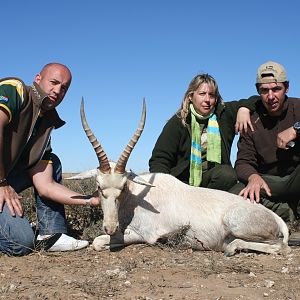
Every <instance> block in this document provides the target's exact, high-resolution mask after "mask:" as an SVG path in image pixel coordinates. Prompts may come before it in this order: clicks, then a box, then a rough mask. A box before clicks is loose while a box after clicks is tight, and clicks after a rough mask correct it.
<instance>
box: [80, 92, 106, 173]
mask: <svg viewBox="0 0 300 300" xmlns="http://www.w3.org/2000/svg"><path fill="white" fill-rule="evenodd" d="M80 117H81V124H82V127H83V129H84V131H85V134H86V136H87V137H88V139H89V141H90V143H91V144H92V146H93V148H94V150H95V152H96V155H97V157H98V161H99V170H100V171H101V172H102V173H104V174H108V173H110V171H111V168H110V165H109V161H108V158H107V155H106V153H105V152H104V150H103V148H102V146H101V145H100V143H99V142H98V140H97V138H96V137H95V135H94V134H93V132H92V131H91V129H90V127H89V125H88V123H87V121H86V118H85V113H84V99H83V97H82V100H81V105H80Z"/></svg>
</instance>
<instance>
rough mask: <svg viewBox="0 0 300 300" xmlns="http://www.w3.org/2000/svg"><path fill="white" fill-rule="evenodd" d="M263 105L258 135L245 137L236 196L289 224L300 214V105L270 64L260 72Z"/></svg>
mask: <svg viewBox="0 0 300 300" xmlns="http://www.w3.org/2000/svg"><path fill="white" fill-rule="evenodd" d="M256 89H257V92H258V93H259V95H260V100H261V101H257V103H256V110H255V112H254V113H253V114H252V116H251V122H252V125H253V128H254V131H251V130H248V131H247V132H244V133H242V134H241V135H240V139H239V141H238V154H237V160H236V163H235V169H236V172H237V176H238V179H239V181H240V182H239V183H238V184H237V185H236V186H234V187H233V188H232V189H231V192H233V193H236V194H240V195H242V196H243V197H244V198H245V199H246V198H250V200H251V202H254V201H256V202H260V203H262V204H263V205H264V206H266V207H268V208H269V209H271V210H273V211H274V212H275V213H277V214H278V215H279V216H281V217H282V218H283V219H284V220H285V221H287V222H288V221H290V222H291V221H294V220H295V218H297V217H299V213H300V204H299V200H300V138H299V137H300V123H299V121H300V99H298V98H290V97H288V96H287V95H286V94H287V92H288V89H289V81H288V79H287V75H286V71H285V69H284V67H283V66H282V65H280V64H278V63H276V62H273V61H268V62H266V63H264V64H262V65H261V66H260V67H259V68H258V71H257V78H256Z"/></svg>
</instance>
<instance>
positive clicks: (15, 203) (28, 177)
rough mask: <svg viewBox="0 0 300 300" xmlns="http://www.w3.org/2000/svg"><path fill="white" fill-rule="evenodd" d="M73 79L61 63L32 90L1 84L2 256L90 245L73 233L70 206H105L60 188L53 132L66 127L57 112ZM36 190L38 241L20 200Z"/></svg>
mask: <svg viewBox="0 0 300 300" xmlns="http://www.w3.org/2000/svg"><path fill="white" fill-rule="evenodd" d="M71 80H72V74H71V72H70V70H69V68H68V67H66V66H65V65H63V64H60V63H50V64H47V65H45V66H44V67H43V68H42V70H41V71H40V72H39V73H38V74H37V75H36V76H35V79H34V82H33V84H32V85H31V86H26V85H25V84H24V82H23V81H22V80H20V79H18V78H4V79H0V252H2V253H6V254H8V255H16V256H21V255H25V254H28V253H30V252H31V251H32V250H33V249H34V248H35V246H36V245H37V244H38V245H39V246H41V245H42V247H43V248H44V249H45V250H48V251H72V250H79V249H82V248H85V247H86V246H88V241H82V240H76V239H75V238H73V237H71V236H69V235H68V234H67V222H66V218H65V211H64V204H67V205H86V206H88V207H89V206H96V205H99V199H98V198H95V197H90V196H85V195H81V194H78V193H76V192H73V191H71V190H69V189H68V188H66V187H65V186H63V185H62V184H60V182H61V179H62V167H61V163H60V160H59V158H58V157H57V156H56V155H55V154H54V153H53V152H52V148H51V143H50V142H51V139H50V137H51V131H52V129H58V128H60V127H61V126H63V125H64V124H65V122H64V121H62V120H61V119H60V118H59V115H58V113H57V111H56V109H55V108H56V107H57V106H58V105H59V104H60V103H61V101H62V100H63V99H64V97H65V95H66V93H67V91H68V88H69V86H70V84H71ZM31 186H33V187H34V191H35V196H36V207H37V220H38V233H39V234H38V236H37V241H36V240H35V235H34V232H33V230H32V228H31V226H30V224H29V222H28V220H27V218H26V217H25V216H23V210H22V205H21V201H20V200H21V197H20V196H19V195H18V193H20V192H21V191H23V190H25V189H26V188H28V187H31Z"/></svg>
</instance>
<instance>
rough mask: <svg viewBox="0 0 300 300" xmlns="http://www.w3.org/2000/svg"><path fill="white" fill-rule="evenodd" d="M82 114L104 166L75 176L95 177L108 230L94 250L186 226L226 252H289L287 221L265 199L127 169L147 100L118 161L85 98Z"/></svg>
mask: <svg viewBox="0 0 300 300" xmlns="http://www.w3.org/2000/svg"><path fill="white" fill-rule="evenodd" d="M80 114H81V120H82V125H83V128H84V130H85V132H86V135H87V137H88V139H89V141H90V142H91V144H92V145H93V148H94V150H95V152H96V154H97V157H98V160H99V167H98V169H97V170H96V171H95V170H94V171H90V172H85V173H84V174H79V175H77V176H73V177H72V179H83V178H87V177H90V176H89V175H95V176H96V181H97V185H98V191H99V195H100V197H101V206H102V210H103V215H104V217H103V229H104V231H105V233H106V235H101V236H99V237H96V238H95V239H94V242H93V247H94V249H95V250H103V249H109V248H113V247H119V246H123V245H129V244H133V243H149V244H154V243H155V242H156V241H157V240H158V239H159V238H161V237H164V236H167V235H168V234H171V233H173V232H178V230H180V228H182V227H183V226H185V228H188V229H187V231H186V239H187V240H188V242H189V243H190V245H191V247H192V248H193V249H198V250H215V251H224V252H225V254H226V255H228V256H230V255H233V254H234V253H235V252H236V250H243V249H244V250H247V249H248V250H253V251H259V252H265V253H287V252H289V251H290V248H289V247H288V237H289V232H288V228H287V226H286V224H285V223H284V221H283V220H282V219H281V218H280V217H279V216H278V215H276V214H275V213H273V212H272V211H271V210H269V209H267V208H265V207H264V206H262V205H260V204H256V203H255V204H252V203H250V201H245V200H243V198H242V197H240V196H237V195H233V194H230V193H228V192H224V191H220V190H213V189H208V188H198V187H192V186H189V185H187V184H184V183H182V182H181V181H179V180H178V179H176V178H175V177H173V176H171V175H168V174H161V173H153V174H151V173H149V174H144V175H141V176H135V175H134V174H133V173H132V172H127V171H126V170H125V167H126V163H127V161H128V158H129V156H130V154H131V151H132V150H133V148H134V146H135V144H136V143H137V141H138V139H139V137H140V136H141V134H142V131H143V128H144V124H145V119H146V106H145V100H144V103H143V113H142V117H141V120H140V123H139V126H138V129H137V130H136V132H135V134H134V135H133V137H132V138H131V140H130V141H129V143H128V145H127V146H126V148H125V149H124V151H123V153H122V154H121V156H120V158H119V160H118V162H117V163H116V164H115V163H112V162H109V160H108V158H107V156H106V154H105V152H104V150H103V148H102V146H101V145H100V143H99V142H98V141H97V139H96V137H95V135H94V134H93V133H92V131H91V130H90V128H89V126H88V124H87V121H86V118H85V114H84V107H83V101H82V103H81V109H80Z"/></svg>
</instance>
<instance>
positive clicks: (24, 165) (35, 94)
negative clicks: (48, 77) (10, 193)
mask: <svg viewBox="0 0 300 300" xmlns="http://www.w3.org/2000/svg"><path fill="white" fill-rule="evenodd" d="M6 79H8V78H4V79H1V81H2V80H6ZM16 79H17V78H16ZM18 80H20V79H18ZM20 81H21V80H20ZM23 84H24V83H23ZM24 92H25V93H24V102H23V104H22V108H21V111H20V112H19V115H18V117H16V118H13V119H12V121H11V122H10V123H9V124H8V125H7V126H6V127H5V129H4V168H5V174H6V176H8V174H9V173H10V172H11V171H12V170H24V169H29V168H30V167H32V166H34V165H35V164H36V163H37V162H38V161H39V160H40V159H41V158H42V156H43V154H44V151H45V149H46V147H47V145H48V143H49V141H50V133H51V131H52V129H53V128H55V129H56V128H59V127H61V126H63V125H64V124H65V122H64V121H63V120H61V119H60V118H59V116H58V113H57V111H56V110H55V109H53V110H51V111H47V112H46V113H45V114H44V115H43V117H42V120H41V123H40V126H39V128H38V131H37V133H36V135H35V136H34V137H33V138H32V139H31V140H30V145H29V144H28V145H26V144H27V142H28V141H29V139H30V137H31V135H32V132H33V128H34V126H35V123H36V121H37V118H38V116H39V114H40V108H41V105H42V102H43V100H44V99H45V98H46V97H47V95H46V94H45V93H44V92H43V91H42V90H41V89H40V88H39V86H38V85H37V84H36V83H33V84H32V85H31V86H30V87H29V86H26V85H25V84H24ZM25 146H26V152H24V151H23V150H24V148H25ZM21 155H22V159H19V158H20V156H21Z"/></svg>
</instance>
